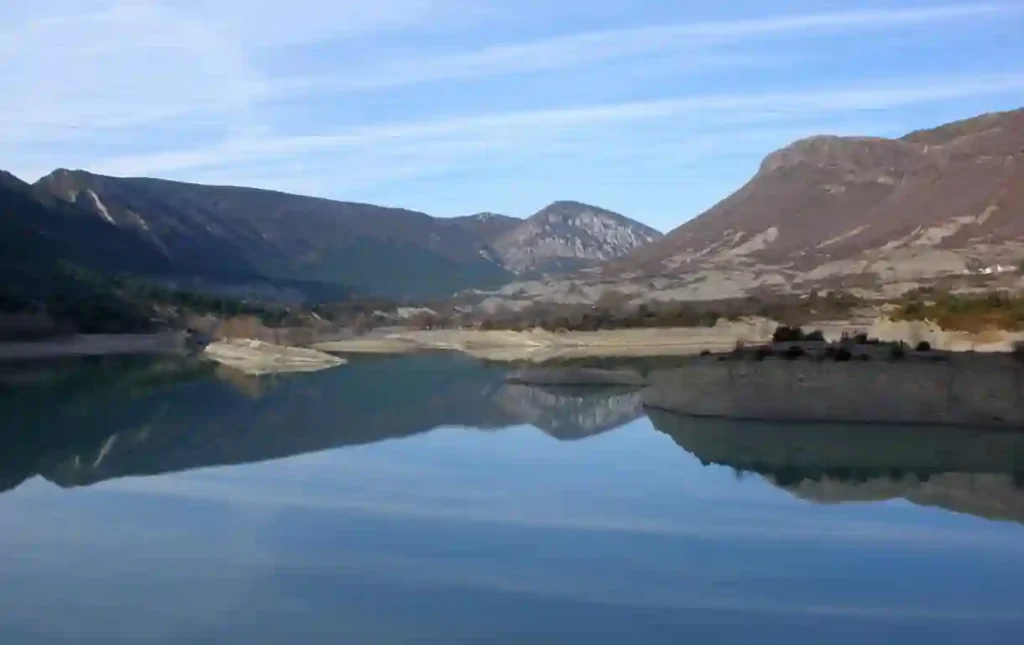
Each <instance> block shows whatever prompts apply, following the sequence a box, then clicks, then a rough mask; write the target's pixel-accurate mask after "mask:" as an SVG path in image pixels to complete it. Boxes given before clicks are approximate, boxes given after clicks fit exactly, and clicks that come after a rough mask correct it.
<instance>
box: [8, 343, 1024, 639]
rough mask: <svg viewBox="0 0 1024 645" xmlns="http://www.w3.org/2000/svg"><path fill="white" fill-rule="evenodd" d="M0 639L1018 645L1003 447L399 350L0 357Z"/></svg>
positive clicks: (1020, 459) (1023, 632)
mask: <svg viewBox="0 0 1024 645" xmlns="http://www.w3.org/2000/svg"><path fill="white" fill-rule="evenodd" d="M0 413H2V416H0V419H3V424H4V428H3V434H2V435H0V491H2V492H0V580H2V581H3V584H0V643H3V644H5V645H7V644H12V645H15V644H21V643H27V644H36V643H110V642H125V643H218V644H220V643H364V642H365V643H406V642H413V643H457V642H504V643H588V644H590V643H623V642H626V643H682V642H696V643H705V642H707V643H750V642H759V643H863V642H866V641H868V640H869V639H870V640H871V642H876V643H889V642H902V643H1018V642H1022V641H1024V609H1022V605H1021V589H1022V588H1024V525H1022V522H1024V478H1022V477H1021V476H1020V475H1019V474H1018V475H1015V473H1019V472H1020V471H1024V435H1022V436H1017V435H1015V434H1012V433H1002V434H991V433H978V432H967V431H960V430H935V429H933V430H922V429H909V428H899V427H892V428H880V427H843V426H834V427H823V426H796V425H791V426H785V425H779V424H751V423H745V424H741V423H728V422H723V421H709V420H705V421H696V420H686V419H681V418H678V417H673V416H670V415H664V414H660V415H658V414H654V415H652V418H647V417H645V416H644V415H643V411H642V410H641V408H640V406H639V400H638V398H637V395H636V394H634V393H631V392H628V391H604V392H593V391H585V390H584V391H574V390H550V389H547V390H545V389H538V388H531V387H526V386H509V385H505V384H504V383H503V379H502V372H501V371H500V370H498V369H493V368H486V367H483V366H480V365H478V364H475V363H473V362H470V361H468V360H464V359H455V358H450V357H447V358H446V357H412V358H401V359H390V360H380V361H369V362H359V363H356V364H353V365H349V366H346V367H344V368H340V369H337V370H332V371H328V372H322V373H319V374H309V375H301V376H296V377H288V378H277V379H269V380H253V379H246V378H240V377H238V376H236V375H232V374H230V373H227V372H223V371H218V370H215V369H213V368H211V367H208V366H203V365H196V364H182V363H153V362H147V361H129V362H124V361H118V362H110V361H106V362H76V363H67V364H63V365H59V366H47V367H38V366H37V367H34V368H32V369H27V368H19V369H6V370H4V371H3V372H2V373H0Z"/></svg>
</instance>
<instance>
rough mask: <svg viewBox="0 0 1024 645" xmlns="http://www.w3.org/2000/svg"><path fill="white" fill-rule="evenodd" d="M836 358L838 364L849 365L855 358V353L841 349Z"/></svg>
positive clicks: (837, 351)
mask: <svg viewBox="0 0 1024 645" xmlns="http://www.w3.org/2000/svg"><path fill="white" fill-rule="evenodd" d="M835 358H836V362H837V363H847V362H849V361H850V359H851V358H853V352H851V351H850V350H849V349H847V348H846V347H840V348H839V349H837V350H836V355H835Z"/></svg>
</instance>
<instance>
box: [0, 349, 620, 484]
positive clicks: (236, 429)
mask: <svg viewBox="0 0 1024 645" xmlns="http://www.w3.org/2000/svg"><path fill="white" fill-rule="evenodd" d="M179 370H180V372H181V373H180V374H179V376H180V380H179V381H177V382H175V381H174V379H173V378H171V375H170V374H167V375H165V376H166V378H165V381H166V382H164V383H163V385H162V386H161V387H156V388H150V389H141V390H140V389H137V388H136V389H135V390H134V392H135V394H134V395H131V396H129V395H127V394H126V390H125V388H127V387H128V386H127V385H126V383H128V382H135V381H136V380H137V378H135V377H132V378H129V377H128V375H127V374H125V373H121V374H120V376H119V377H118V378H121V379H123V381H124V382H118V381H117V380H116V378H114V376H113V374H112V373H111V372H104V373H103V374H104V378H106V379H107V381H111V380H112V379H113V380H114V382H113V383H109V382H108V383H107V386H106V387H104V388H100V390H99V392H98V393H95V394H91V395H89V396H87V397H83V396H81V395H80V392H79V390H80V389H81V384H80V383H78V384H77V385H76V386H72V387H68V388H66V389H68V392H69V394H72V395H75V396H70V398H60V397H57V398H55V399H54V400H53V404H52V405H49V406H44V405H42V404H41V402H40V405H38V406H35V407H34V408H33V410H32V412H31V413H27V414H24V415H23V418H22V419H21V420H20V421H21V422H20V424H19V427H18V428H17V432H15V433H13V436H16V437H20V438H21V439H20V440H22V442H23V443H24V442H25V441H29V442H32V441H36V442H37V443H38V445H34V446H32V447H31V450H27V449H26V446H20V447H18V446H15V450H13V451H5V455H6V454H11V455H13V456H12V458H11V459H9V460H7V461H9V462H10V463H6V462H5V463H4V468H3V471H2V473H0V476H2V477H4V478H5V479H4V481H8V480H9V483H8V484H7V487H12V486H15V485H17V484H18V483H20V482H21V481H23V480H24V479H25V478H26V477H28V476H31V475H32V474H35V473H45V475H46V476H47V477H48V478H49V479H51V480H53V481H54V482H56V483H58V484H60V485H62V486H76V485H85V484H90V483H93V482H97V481H102V480H106V479H111V478H117V477H124V476H132V475H150V474H157V473H162V472H173V471H179V470H187V469H192V468H201V467H205V466H215V465H229V464H240V463H248V462H255V461H263V460H267V459H275V458H280V457H287V456H290V455H295V454H300V453H306V452H314V451H319V450H325V449H330V448H337V447H342V446H350V445H357V444H363V443H370V442H375V441H381V440H384V439H389V438H398V437H405V436H410V435H413V434H416V433H420V432H425V431H427V430H430V429H432V428H436V427H439V426H465V427H471V428H498V427H505V426H509V425H516V424H520V423H527V424H531V425H536V426H538V427H540V428H541V429H542V430H544V431H545V432H548V433H549V434H551V435H552V436H554V437H556V438H561V439H572V438H580V437H585V436H588V435H591V434H595V433H596V432H601V431H604V430H607V429H610V428H612V427H616V426H617V425H621V424H622V423H625V422H626V421H629V420H631V419H632V418H635V417H636V416H637V415H638V414H639V400H638V398H637V396H636V395H635V394H629V393H625V392H621V391H609V392H608V393H607V395H601V394H600V393H599V391H590V392H588V393H586V395H584V394H583V393H580V392H578V391H566V392H556V391H546V392H539V391H533V390H534V389H533V388H529V387H525V386H509V385H506V384H505V383H504V371H503V370H502V369H500V368H497V367H488V366H485V365H482V364H480V363H478V362H475V361H472V360H470V359H467V358H465V357H457V356H448V355H444V356H406V357H396V358H389V359H374V360H359V361H355V362H353V363H352V364H349V365H346V366H344V367H341V368H338V369H332V370H325V371H322V372H317V373H313V374H301V375H289V376H278V377H266V378H259V379H257V378H252V377H244V376H241V375H238V374H237V373H233V372H230V371H225V370H223V369H219V368H213V367H211V366H209V365H206V364H201V363H183V364H180V366H179ZM196 370H199V372H198V377H197V376H196V374H195V373H194V372H195V371H196ZM165 371H166V370H165ZM185 374H189V375H190V376H189V377H188V378H185ZM76 383H77V382H76ZM46 391H47V388H40V392H41V394H40V396H41V398H46V395H45V392H46ZM83 401H85V403H83ZM10 436H12V435H10V434H9V435H8V436H7V437H5V439H4V440H5V442H9V441H10Z"/></svg>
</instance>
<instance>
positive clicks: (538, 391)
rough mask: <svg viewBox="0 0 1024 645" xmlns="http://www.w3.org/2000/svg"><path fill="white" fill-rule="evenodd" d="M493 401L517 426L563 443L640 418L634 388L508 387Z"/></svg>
mask: <svg viewBox="0 0 1024 645" xmlns="http://www.w3.org/2000/svg"><path fill="white" fill-rule="evenodd" d="M495 400H496V401H497V403H498V404H499V405H500V407H501V408H502V409H504V410H506V411H508V413H509V415H510V416H512V417H514V418H516V419H517V420H518V421H519V422H521V423H527V424H529V425H532V426H535V427H537V428H540V429H541V430H543V431H544V432H546V433H547V434H549V435H551V436H552V437H554V438H556V439H560V440H563V441H566V440H572V439H583V438H585V437H589V436H591V435H595V434H599V433H601V432H605V431H607V430H613V429H615V428H618V427H620V426H623V425H625V424H627V423H629V422H630V421H633V420H634V419H637V418H638V417H640V416H641V415H643V403H642V402H641V400H640V391H639V390H638V389H636V388H623V387H599V388H595V387H573V386H558V387H553V386H548V387H535V386H530V385H512V384H508V385H503V386H502V387H501V388H500V389H499V390H498V391H497V392H496V394H495Z"/></svg>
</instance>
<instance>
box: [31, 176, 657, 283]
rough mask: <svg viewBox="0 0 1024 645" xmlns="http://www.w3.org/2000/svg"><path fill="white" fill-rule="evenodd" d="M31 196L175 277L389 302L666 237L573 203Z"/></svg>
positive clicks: (216, 190) (50, 185)
mask: <svg viewBox="0 0 1024 645" xmlns="http://www.w3.org/2000/svg"><path fill="white" fill-rule="evenodd" d="M32 191H33V192H34V193H35V194H36V196H37V198H38V199H39V200H42V201H48V203H53V202H61V203H62V204H64V206H65V207H67V206H68V205H70V206H73V207H75V208H76V210H77V211H78V212H80V213H81V212H88V213H91V214H92V219H93V220H95V222H99V223H102V224H104V225H105V226H109V227H113V228H116V229H119V230H121V231H124V232H130V233H132V234H133V235H134V236H135V237H136V238H137V240H138V242H139V244H140V246H144V247H146V248H147V249H148V251H149V252H151V253H159V254H160V255H161V256H162V257H163V258H164V259H165V261H166V262H169V263H170V264H171V267H172V269H173V271H174V272H176V273H179V274H188V275H195V276H218V275H223V274H228V273H232V274H240V275H254V276H266V277H267V278H270V279H273V280H293V281H295V280H299V281H313V282H318V283H327V284H335V285H345V286H350V287H352V288H353V289H355V290H356V291H357V292H359V293H362V294H366V295H376V296H385V297H401V298H417V299H419V298H435V297H444V296H448V295H451V294H452V293H455V292H457V291H462V290H465V289H480V288H488V287H495V286H498V285H501V284H504V283H506V282H508V281H510V280H512V279H513V277H514V274H517V273H525V272H533V271H551V270H565V269H569V268H577V267H579V266H586V265H589V264H593V263H596V262H598V261H601V260H606V259H609V258H614V257H620V256H622V255H624V254H626V253H627V252H629V251H631V250H633V249H634V248H636V247H637V246H638V245H639V244H643V243H645V242H647V241H649V240H651V239H654V238H655V237H657V236H658V235H659V234H658V233H657V231H654V230H653V229H649V228H648V227H645V226H643V225H642V224H639V223H637V222H634V221H632V220H630V219H628V218H625V217H623V216H622V215H618V214H616V213H612V212H610V211H606V210H603V209H600V208H596V207H593V206H586V205H583V204H579V203H576V202H556V203H555V204H552V205H551V206H548V207H547V208H545V209H543V210H542V211H540V212H539V213H537V214H536V215H534V216H533V217H531V218H529V219H528V220H526V221H523V220H520V219H517V218H514V217H509V216H506V215H498V214H495V213H479V214H476V215H471V216H468V217H457V218H450V219H445V218H435V217H431V216H429V215H427V214H425V213H421V212H417V211H411V210H406V209H400V208H387V207H382V206H374V205H372V204H361V203H353V202H340V201H334V200H329V199H321V198H315V197H305V196H301V195H291V194H287V193H281V192H276V191H268V190H261V189H255V188H242V187H233V186H206V185H200V184H190V183H184V182H176V181H167V180H162V179H151V178H143V177H134V178H121V177H108V176H103V175H97V174H93V173H89V172H86V171H82V170H65V169H60V170H56V171H54V172H53V173H51V174H49V175H47V176H46V177H43V178H42V179H40V180H39V181H38V182H36V184H34V185H33V186H32Z"/></svg>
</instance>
